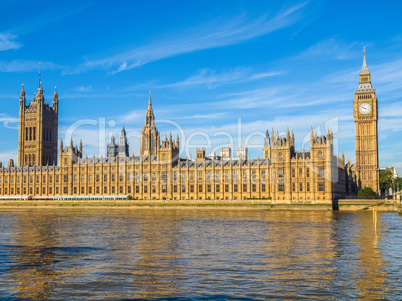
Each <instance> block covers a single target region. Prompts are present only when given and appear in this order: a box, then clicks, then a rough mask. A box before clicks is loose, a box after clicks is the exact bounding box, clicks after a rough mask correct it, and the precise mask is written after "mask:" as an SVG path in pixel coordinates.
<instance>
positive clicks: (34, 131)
mask: <svg viewBox="0 0 402 301" xmlns="http://www.w3.org/2000/svg"><path fill="white" fill-rule="evenodd" d="M33 140H36V127H34V128H33Z"/></svg>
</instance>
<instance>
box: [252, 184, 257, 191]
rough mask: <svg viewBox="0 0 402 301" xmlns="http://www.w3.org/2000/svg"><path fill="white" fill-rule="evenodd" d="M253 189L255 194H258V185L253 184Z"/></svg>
mask: <svg viewBox="0 0 402 301" xmlns="http://www.w3.org/2000/svg"><path fill="white" fill-rule="evenodd" d="M252 189H253V192H256V191H257V185H256V184H253V186H252Z"/></svg>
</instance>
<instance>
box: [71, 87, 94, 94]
mask: <svg viewBox="0 0 402 301" xmlns="http://www.w3.org/2000/svg"><path fill="white" fill-rule="evenodd" d="M73 91H74V92H80V93H87V92H91V91H92V86H91V85H88V86H79V87H77V88H75V89H73Z"/></svg>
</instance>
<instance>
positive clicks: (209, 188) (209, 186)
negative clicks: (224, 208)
mask: <svg viewBox="0 0 402 301" xmlns="http://www.w3.org/2000/svg"><path fill="white" fill-rule="evenodd" d="M207 192H211V184H208V185H207Z"/></svg>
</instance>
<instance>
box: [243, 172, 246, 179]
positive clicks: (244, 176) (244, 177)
mask: <svg viewBox="0 0 402 301" xmlns="http://www.w3.org/2000/svg"><path fill="white" fill-rule="evenodd" d="M243 179H244V180H246V179H247V171H245V170H244V171H243Z"/></svg>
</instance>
